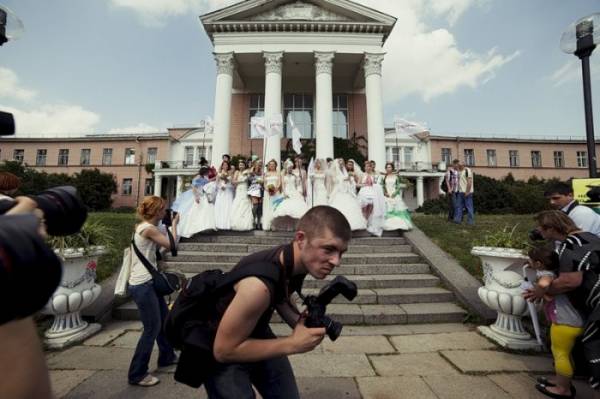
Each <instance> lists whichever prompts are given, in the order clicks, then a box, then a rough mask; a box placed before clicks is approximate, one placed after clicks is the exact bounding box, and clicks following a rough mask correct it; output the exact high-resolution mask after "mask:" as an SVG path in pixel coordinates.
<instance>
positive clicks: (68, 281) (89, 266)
mask: <svg viewBox="0 0 600 399" xmlns="http://www.w3.org/2000/svg"><path fill="white" fill-rule="evenodd" d="M104 252H105V251H104V247H94V248H92V249H91V250H89V251H88V252H87V253H85V251H84V250H83V248H79V249H75V248H68V249H65V250H64V251H63V253H61V254H60V255H59V256H61V258H62V259H63V275H62V279H61V282H60V285H59V286H58V288H57V289H56V291H54V294H52V296H51V297H50V300H49V301H48V303H47V304H46V306H45V307H44V309H43V310H42V312H43V313H44V314H51V315H53V316H54V321H53V323H52V326H51V327H50V328H49V329H48V330H47V331H46V332H45V334H44V335H45V340H44V342H45V343H46V345H48V347H50V348H54V349H61V348H64V347H66V346H69V345H72V344H74V343H77V342H81V341H83V340H84V339H86V338H88V337H89V336H91V335H93V334H95V333H96V332H98V331H99V330H100V328H101V326H100V324H97V323H88V322H86V321H83V320H82V319H81V310H82V309H84V308H86V307H87V306H89V305H90V304H91V303H92V302H94V301H95V300H96V299H97V298H98V296H99V295H100V292H101V290H102V289H101V287H100V286H99V285H98V284H96V264H97V261H98V257H99V256H100V255H102V254H103V253H104Z"/></svg>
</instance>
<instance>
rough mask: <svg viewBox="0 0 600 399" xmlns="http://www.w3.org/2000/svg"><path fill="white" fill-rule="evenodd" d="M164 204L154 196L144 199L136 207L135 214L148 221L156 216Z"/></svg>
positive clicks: (163, 201)
mask: <svg viewBox="0 0 600 399" xmlns="http://www.w3.org/2000/svg"><path fill="white" fill-rule="evenodd" d="M165 204H166V202H165V200H164V199H162V198H161V197H158V196H156V195H150V196H148V197H144V200H143V201H142V202H141V203H140V205H139V206H138V207H137V214H138V216H139V217H140V218H141V219H142V220H150V219H152V218H153V217H155V216H156V215H158V213H159V212H160V211H161V209H162V208H163V207H164V206H165Z"/></svg>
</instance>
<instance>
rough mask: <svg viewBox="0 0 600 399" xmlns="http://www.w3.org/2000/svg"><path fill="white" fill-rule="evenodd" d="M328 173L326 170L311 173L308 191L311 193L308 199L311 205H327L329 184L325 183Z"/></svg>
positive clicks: (308, 203)
mask: <svg viewBox="0 0 600 399" xmlns="http://www.w3.org/2000/svg"><path fill="white" fill-rule="evenodd" d="M325 179H326V174H325V173H324V172H317V171H315V173H313V174H311V175H310V176H309V179H308V184H309V187H308V191H309V193H311V195H310V196H309V197H308V198H307V199H306V201H307V205H308V206H309V207H313V206H319V205H327V204H328V199H327V197H328V195H327V186H326V185H325Z"/></svg>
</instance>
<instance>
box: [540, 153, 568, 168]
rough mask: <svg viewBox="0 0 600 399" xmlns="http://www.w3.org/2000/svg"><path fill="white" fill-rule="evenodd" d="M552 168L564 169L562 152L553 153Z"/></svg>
mask: <svg viewBox="0 0 600 399" xmlns="http://www.w3.org/2000/svg"><path fill="white" fill-rule="evenodd" d="M532 154H533V153H532ZM532 156H533V155H532ZM534 167H535V166H534ZM554 167H555V168H564V167H565V157H564V155H563V152H562V151H554Z"/></svg>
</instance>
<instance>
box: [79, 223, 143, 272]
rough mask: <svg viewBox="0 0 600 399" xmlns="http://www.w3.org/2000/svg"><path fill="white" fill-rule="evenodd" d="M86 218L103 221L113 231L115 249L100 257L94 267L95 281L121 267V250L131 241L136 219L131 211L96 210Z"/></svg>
mask: <svg viewBox="0 0 600 399" xmlns="http://www.w3.org/2000/svg"><path fill="white" fill-rule="evenodd" d="M88 220H90V221H99V222H101V223H104V224H106V225H108V227H109V228H111V229H112V231H113V237H114V241H113V242H114V246H115V250H114V251H113V252H112V253H110V254H106V255H103V256H101V257H100V259H99V261H98V267H97V269H96V273H97V279H96V281H97V282H99V281H102V280H104V279H106V278H108V277H110V276H111V275H112V274H113V273H114V272H116V271H118V270H119V268H120V267H121V262H122V260H123V250H124V249H125V248H126V247H127V246H128V245H129V243H130V242H131V235H132V234H133V227H134V225H135V223H136V219H135V215H134V214H133V213H111V212H96V213H90V214H89V216H88Z"/></svg>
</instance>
